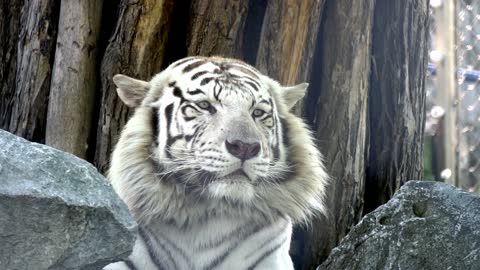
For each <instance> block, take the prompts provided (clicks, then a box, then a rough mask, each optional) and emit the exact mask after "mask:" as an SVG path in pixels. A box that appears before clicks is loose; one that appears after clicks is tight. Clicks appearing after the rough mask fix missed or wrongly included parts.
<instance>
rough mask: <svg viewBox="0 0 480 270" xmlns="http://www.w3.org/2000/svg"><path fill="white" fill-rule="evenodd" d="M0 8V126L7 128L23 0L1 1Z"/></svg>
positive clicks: (13, 89)
mask: <svg viewBox="0 0 480 270" xmlns="http://www.w3.org/2000/svg"><path fill="white" fill-rule="evenodd" d="M0 4H1V8H0V48H2V49H1V50H0V128H2V129H5V130H9V126H10V119H11V113H12V106H13V99H14V96H15V73H16V72H15V71H16V68H17V43H18V36H19V32H20V31H21V27H22V26H21V24H20V17H21V12H20V11H21V10H22V6H23V1H14V2H13V3H11V4H10V3H9V1H6V0H4V1H2V2H1V3H0Z"/></svg>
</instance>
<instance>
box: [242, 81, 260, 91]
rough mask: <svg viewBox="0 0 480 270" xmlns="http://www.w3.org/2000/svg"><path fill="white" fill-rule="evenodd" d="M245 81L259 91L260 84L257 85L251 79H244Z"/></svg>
mask: <svg viewBox="0 0 480 270" xmlns="http://www.w3.org/2000/svg"><path fill="white" fill-rule="evenodd" d="M243 82H244V83H246V84H248V85H250V86H251V87H252V88H253V89H254V90H255V91H257V92H258V89H259V86H257V85H256V84H255V83H253V82H251V81H247V80H244V81H243Z"/></svg>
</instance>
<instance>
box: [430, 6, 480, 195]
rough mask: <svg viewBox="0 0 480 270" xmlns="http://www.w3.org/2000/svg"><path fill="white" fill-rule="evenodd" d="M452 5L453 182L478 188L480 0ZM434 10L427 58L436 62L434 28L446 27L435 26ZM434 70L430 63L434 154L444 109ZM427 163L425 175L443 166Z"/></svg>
mask: <svg viewBox="0 0 480 270" xmlns="http://www.w3.org/2000/svg"><path fill="white" fill-rule="evenodd" d="M444 1H449V0H444ZM450 1H453V0H450ZM438 2H441V1H439V0H436V1H431V4H432V3H435V4H438ZM455 5H456V6H455V12H454V14H455V15H454V16H455V24H456V25H455V27H454V29H455V35H456V40H455V58H456V59H455V60H456V70H452V71H451V72H452V73H455V74H456V91H457V92H456V94H457V95H456V96H457V100H452V104H455V108H456V113H457V121H456V125H457V128H456V131H457V135H458V137H457V140H458V142H457V143H458V145H457V146H456V150H457V153H458V155H457V157H458V160H457V162H456V163H457V166H458V168H457V169H458V181H456V183H458V185H459V186H460V187H462V188H464V189H466V190H469V191H475V190H477V191H478V189H479V186H480V81H479V79H480V0H458V1H457V0H455ZM435 8H439V7H438V6H436V5H433V4H432V7H431V10H432V11H434V10H435ZM434 14H435V12H431V17H430V18H431V20H430V23H431V27H430V37H431V39H430V40H431V41H432V42H431V43H430V60H431V62H432V63H433V62H435V59H434V58H435V57H436V56H435V47H436V44H435V42H434V40H435V38H434V37H435V35H436V31H448V30H447V29H436V24H437V22H436V18H435V16H434ZM435 73H436V66H435V65H434V64H429V73H428V75H427V123H426V130H425V131H426V132H425V134H426V136H427V138H426V142H427V144H426V154H427V156H428V154H432V155H435V149H436V147H441V146H439V145H436V144H435V140H432V139H431V138H433V136H437V135H438V133H437V132H438V130H437V128H438V123H439V119H441V115H442V110H443V108H441V107H439V106H437V104H436V102H435V101H436V98H435V97H436V95H439V94H442V93H439V91H438V90H437V89H436V87H435V86H436V84H435V80H436V77H435ZM430 147H431V148H430ZM429 150H431V151H432V152H433V153H432V152H429ZM426 165H427V166H426V168H427V170H426V174H427V175H428V174H429V170H431V171H433V172H434V171H441V170H442V168H435V164H433V165H432V164H428V163H427V164H426ZM434 174H435V173H434ZM437 175H438V173H437Z"/></svg>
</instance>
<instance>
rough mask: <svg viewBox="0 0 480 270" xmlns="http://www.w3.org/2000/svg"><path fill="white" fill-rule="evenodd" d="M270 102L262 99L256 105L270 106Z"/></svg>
mask: <svg viewBox="0 0 480 270" xmlns="http://www.w3.org/2000/svg"><path fill="white" fill-rule="evenodd" d="M270 102H271V101H269V100H266V99H262V100H260V101H259V102H258V104H261V103H265V104H267V105H272V104H271V103H270Z"/></svg>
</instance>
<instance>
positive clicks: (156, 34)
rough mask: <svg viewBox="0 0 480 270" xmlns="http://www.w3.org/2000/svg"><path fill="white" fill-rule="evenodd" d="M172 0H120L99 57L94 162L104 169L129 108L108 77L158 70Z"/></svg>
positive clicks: (137, 75)
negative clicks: (119, 96)
mask: <svg viewBox="0 0 480 270" xmlns="http://www.w3.org/2000/svg"><path fill="white" fill-rule="evenodd" d="M174 2H175V1H174V0H165V1H156V0H143V1H136V2H132V1H129V0H122V1H121V2H120V9H119V17H118V20H117V25H116V27H115V30H114V33H113V34H112V36H111V38H110V41H109V44H108V47H107V49H106V51H105V55H104V57H103V60H102V65H101V70H100V79H101V94H102V97H101V101H100V103H101V106H100V108H99V119H98V127H97V134H96V151H95V156H94V164H95V165H96V166H97V168H98V169H99V170H100V171H101V172H106V171H107V169H108V164H109V158H110V154H111V152H112V150H113V147H114V146H115V144H116V142H117V139H118V136H119V134H120V131H121V130H122V127H123V125H125V123H126V121H127V119H128V115H129V109H128V108H127V107H126V106H125V105H124V104H123V103H122V101H121V100H120V99H119V98H118V97H117V94H116V91H115V85H114V84H113V81H112V77H113V75H115V74H117V73H123V74H126V75H128V76H131V77H135V78H139V79H143V80H149V79H150V77H151V76H152V75H154V74H156V73H157V72H159V71H160V69H161V66H162V64H163V61H164V58H165V57H166V53H165V48H166V45H167V38H168V34H169V32H170V26H171V21H172V17H171V15H172V13H173V8H174Z"/></svg>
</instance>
